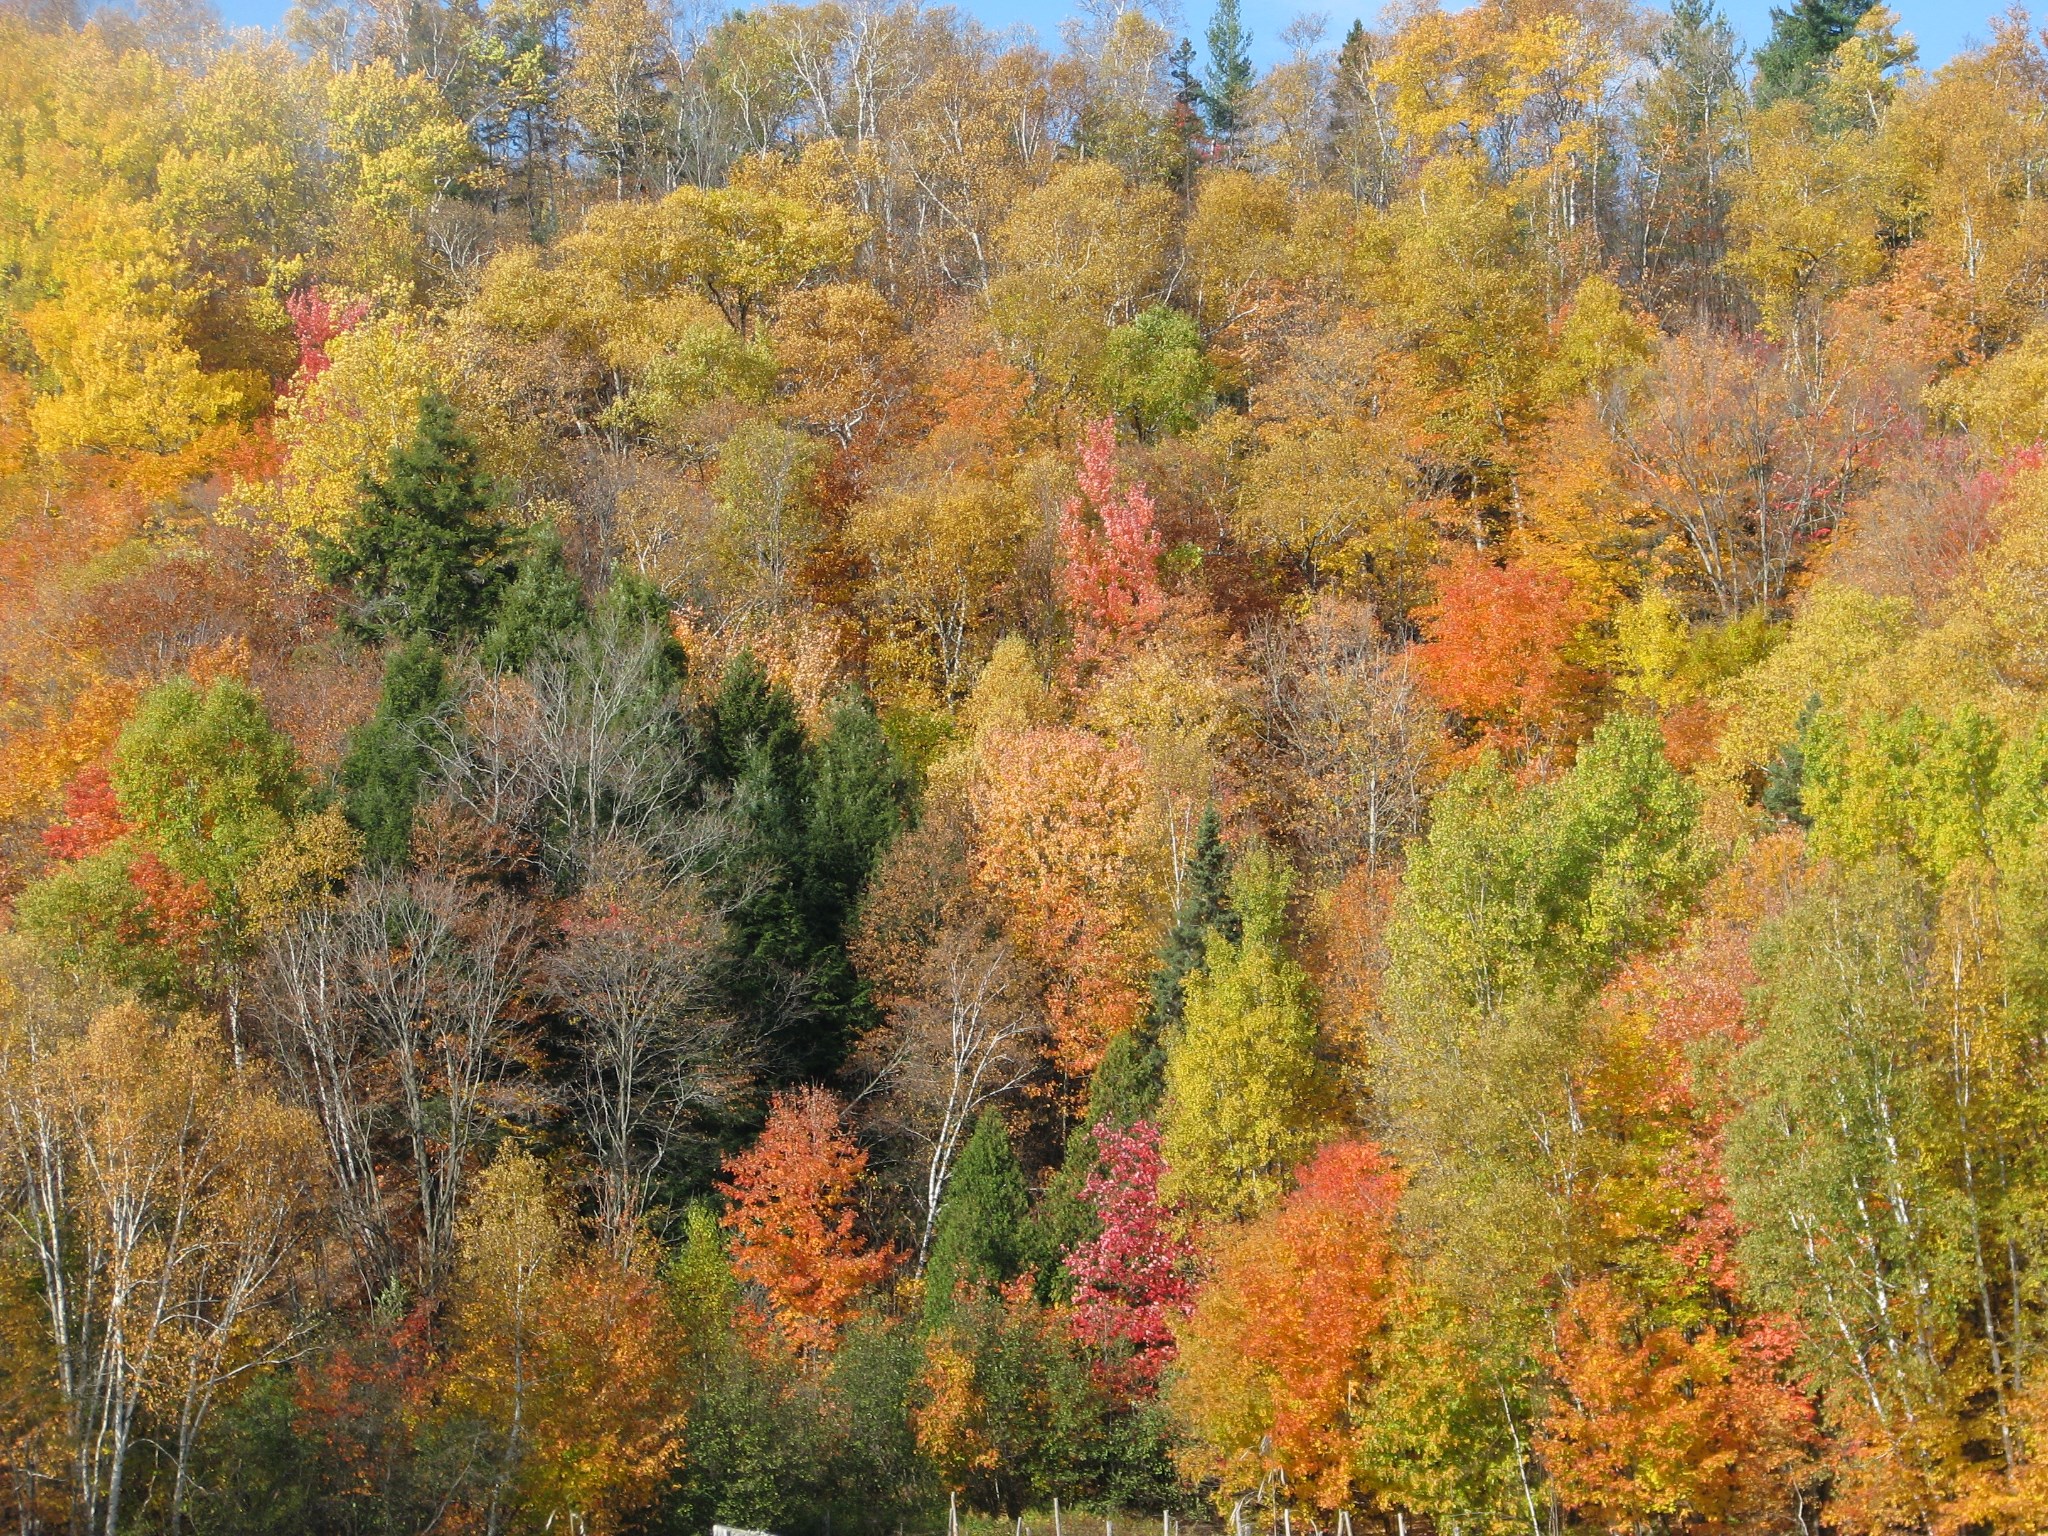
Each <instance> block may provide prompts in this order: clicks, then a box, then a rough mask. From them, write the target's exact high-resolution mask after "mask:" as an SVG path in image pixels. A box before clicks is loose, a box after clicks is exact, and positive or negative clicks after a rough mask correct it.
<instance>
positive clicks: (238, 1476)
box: [191, 1371, 320, 1536]
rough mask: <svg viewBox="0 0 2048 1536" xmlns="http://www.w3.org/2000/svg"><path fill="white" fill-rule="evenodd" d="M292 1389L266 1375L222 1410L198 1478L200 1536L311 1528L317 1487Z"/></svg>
mask: <svg viewBox="0 0 2048 1536" xmlns="http://www.w3.org/2000/svg"><path fill="white" fill-rule="evenodd" d="M293 1386H294V1382H293V1378H292V1376H291V1374H290V1373H289V1372H286V1371H265V1372H263V1373H262V1374H261V1375H258V1376H255V1377H254V1378H252V1379H251V1380H250V1382H249V1384H248V1385H247V1386H246V1387H244V1388H243V1389H242V1390H241V1392H240V1393H238V1394H237V1395H236V1396H235V1397H234V1398H233V1399H231V1400H230V1401H229V1402H227V1403H225V1404H224V1405H223V1406H222V1407H221V1409H220V1410H219V1415H218V1417H217V1418H216V1419H215V1421H214V1425H213V1428H212V1431H211V1432H210V1433H209V1434H208V1435H207V1437H206V1439H205V1441H204V1443H203V1444H204V1448H203V1452H202V1456H203V1459H202V1461H201V1464H200V1466H199V1468H198V1469H197V1475H196V1476H195V1477H194V1479H193V1481H194V1483H195V1485H196V1486H197V1487H198V1489H199V1493H198V1495H197V1496H196V1497H195V1498H194V1500H193V1505H192V1509H191V1523H192V1529H193V1531H194V1533H195V1536H296V1533H299V1532H302V1531H305V1530H307V1529H308V1528H309V1527H310V1526H311V1525H312V1523H313V1521H314V1519H315V1508H316V1504H317V1499H316V1497H315V1495H316V1492H317V1490H318V1488H319V1485H320V1484H319V1477H318V1471H317V1468H316V1466H315V1465H314V1457H313V1456H312V1454H311V1447H310V1446H308V1444H307V1443H306V1437H305V1436H303V1435H301V1434H300V1433H299V1426H298V1424H297V1422H296V1419H297V1411H296V1404H295V1403H294V1401H293V1397H294V1393H293Z"/></svg>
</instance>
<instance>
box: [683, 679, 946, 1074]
mask: <svg viewBox="0 0 2048 1536" xmlns="http://www.w3.org/2000/svg"><path fill="white" fill-rule="evenodd" d="M703 740H704V771H705V777H706V779H707V780H708V781H709V782H710V783H711V784H713V785H715V786H720V787H722V788H724V789H725V790H726V791H727V792H728V793H729V794H730V797H731V806H732V809H733V812H734V813H735V815H736V817H737V819H738V821H739V823H740V825H741V827H742V829H743V832H742V843H743V847H742V850H741V852H742V858H741V861H740V862H741V864H742V865H743V866H744V867H743V868H741V869H738V870H736V871H735V875H734V878H733V882H732V894H733V897H734V900H735V907H734V910H733V912H732V913H731V915H730V917H729V918H728V922H727V931H728V933H729V935H730V938H729V952H728V965H727V968H726V994H727V998H728V1001H729V1004H730V1006H731V1007H733V1008H734V1009H735V1010H737V1011H738V1012H739V1013H740V1014H741V1015H742V1016H743V1017H747V1018H750V1019H752V1020H753V1021H754V1022H755V1023H756V1025H757V1026H758V1027H759V1028H760V1029H761V1030H762V1031H763V1033H764V1035H765V1036H767V1037H769V1038H772V1039H774V1040H775V1042H776V1044H775V1050H776V1053H777V1057H778V1060H777V1063H776V1069H775V1070H776V1072H777V1073H778V1075H781V1076H782V1077H784V1078H785V1079H786V1080H795V1079H799V1078H805V1077H817V1076H825V1075H829V1074H830V1073H832V1072H834V1071H836V1070H838V1068H839V1066H840V1064H841V1063H842V1061H843V1060H844V1059H845V1055H846V1052H847V1050H848V1048H849V1046H850V1045H851V1043H852V1040H853V1038H854V1036H855V1035H856V1034H857V1033H859V1031H860V1029H861V1028H862V1027H863V1026H864V1025H866V1024H868V1023H871V1022H872V1018H871V1012H872V1005H871V1004H869V1003H868V1001H867V999H866V997H865V995H864V993H863V991H862V989H861V987H860V984H859V981H858V978H857V977H856V976H855V975H854V972H853V967H852V965H851V963H850V962H849V961H848V960H847V958H846V950H845V940H846V932H847V923H848V920H849V915H850V914H851V913H852V912H853V911H854V910H855V908H856V907H857V906H858V902H859V896H860V892H861V889H862V887H863V886H864V885H865V884H866V882H867V878H868V875H869V874H870V873H871V872H872V871H873V869H874V865H875V861H876V860H877V859H878V858H880V856H881V854H882V851H883V850H884V849H885V848H886V847H887V846H888V844H889V841H890V839H892V838H893V837H894V836H895V834H896V832H897V830H898V829H899V828H900V827H901V826H902V824H903V819H904V816H905V814H906V812H907V810H908V806H909V798H910V781H909V778H908V775H907V774H906V773H905V771H904V769H903V766H902V763H901V761H900V760H899V759H898V758H897V756H896V754H895V750H894V748H893V747H892V746H891V745H890V744H889V741H888V738H887V737H886V736H885V735H884V734H883V732H882V730H881V727H880V724H879V722H877V720H876V719H875V715H874V711H873V710H872V709H871V708H870V707H869V705H868V704H867V702H866V700H865V699H864V698H862V697H860V696H859V695H858V694H853V693H849V694H847V695H845V696H843V697H842V698H841V699H840V701H839V702H838V704H837V705H836V706H835V707H834V709H833V711H832V713H831V716H830V718H829V720H828V722H827V725H826V730H825V733H824V735H823V736H822V737H821V739H820V740H819V741H818V742H817V743H816V744H815V745H813V744H812V743H811V742H810V741H809V740H808V739H807V738H806V736H805V733H804V728H803V724H802V722H801V721H800V720H799V719H798V718H797V713H796V702H795V700H794V699H793V698H792V697H791V696H790V693H789V690H788V689H786V688H784V687H782V686H780V685H779V684H771V683H770V682H769V680H768V676H767V673H766V672H765V671H764V670H763V669H762V667H761V665H760V663H759V662H758V661H757V660H756V659H755V658H754V657H753V656H752V655H751V654H747V655H742V656H740V657H738V658H736V659H735V660H734V661H733V663H732V664H731V666H729V667H728V668H727V669H726V675H725V679H724V681H723V683H722V684H721V685H720V688H719V692H718V696H717V698H716V699H714V700H713V701H712V704H711V705H710V707H709V709H708V710H707V712H706V718H705V723H704V730H703Z"/></svg>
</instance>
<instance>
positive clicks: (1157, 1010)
mask: <svg viewBox="0 0 2048 1536" xmlns="http://www.w3.org/2000/svg"><path fill="white" fill-rule="evenodd" d="M1211 928H1214V929H1217V930H1218V931H1219V932H1221V933H1222V934H1223V936H1224V937H1225V938H1226V939H1235V938H1236V937H1237V920H1236V916H1235V914H1233V913H1232V912H1231V910H1230V850H1229V848H1228V847H1227V846H1226V845H1225V844H1224V841H1223V818H1222V817H1221V816H1219V815H1217V813H1216V807H1215V806H1213V805H1212V806H1210V807H1209V808H1208V809H1207V810H1205V811H1203V812H1202V820H1201V823H1200V825H1198V826H1197V827H1196V829H1195V851H1194V855H1193V857H1192V858H1190V859H1189V860H1188V871H1187V891H1186V894H1184V895H1183V896H1182V897H1181V903H1180V907H1179V909H1178V910H1177V911H1176V912H1175V913H1174V915H1173V926H1172V927H1171V928H1170V929H1168V930H1167V934H1166V942H1165V943H1164V944H1163V945H1162V946H1161V947H1160V951H1159V969H1158V970H1156V971H1154V972H1153V973H1152V1008H1151V1012H1150V1013H1149V1014H1148V1015H1147V1016H1146V1020H1145V1032H1146V1035H1147V1037H1148V1040H1149V1042H1151V1043H1156V1042H1157V1041H1159V1040H1160V1039H1161V1038H1162V1037H1163V1036H1164V1035H1165V1034H1166V1033H1167V1032H1168V1031H1169V1030H1171V1029H1172V1028H1173V1027H1174V1025H1176V1024H1178V1023H1179V1022H1180V1013H1181V995H1182V992H1183V990H1184V989H1185V987H1186V983H1187V977H1188V973H1189V972H1190V971H1193V970H1195V969H1196V968H1197V967H1199V966H1200V965H1201V963H1202V955H1203V953H1204V951H1205V949H1206V946H1207V944H1208V933H1209V930H1210V929H1211Z"/></svg>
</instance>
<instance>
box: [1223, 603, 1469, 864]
mask: <svg viewBox="0 0 2048 1536" xmlns="http://www.w3.org/2000/svg"><path fill="white" fill-rule="evenodd" d="M1256 654H1257V660H1258V668H1259V675H1260V679H1261V682H1262V685H1263V688H1262V692H1263V709H1262V711H1261V728H1262V731H1263V733H1264V735H1265V738H1266V741H1267V743H1268V745H1269V747H1270V749H1271V753H1272V759H1273V761H1274V762H1275V763H1276V764H1277V765H1278V766H1279V770H1280V774H1281V777H1282V780H1283V783H1282V784H1281V786H1280V789H1281V791H1282V793H1281V795H1280V797H1279V798H1280V802H1281V803H1282V804H1284V805H1287V806H1288V807H1290V814H1291V816H1292V819H1293V825H1292V826H1291V827H1290V828H1289V830H1290V831H1291V832H1292V833H1293V835H1294V838H1295V841H1296V844H1297V846H1298V847H1299V848H1300V850H1301V853H1302V856H1303V857H1304V858H1305V859H1306V860H1307V861H1308V862H1309V863H1311V864H1312V865H1314V866H1316V867H1317V868H1319V869H1321V870H1323V871H1325V872H1330V873H1341V872H1342V871H1343V870H1345V869H1347V868H1349V867H1351V866H1352V865H1354V864H1357V863H1363V864H1364V865H1365V866H1366V868H1367V869H1368V870H1372V871H1377V870H1379V869H1380V868H1381V867H1383V866H1384V864H1385V863H1386V861H1387V860H1388V859H1389V858H1390V857H1392V856H1393V855H1394V854H1395V853H1397V852H1398V851H1399V849H1400V847H1401V845H1402V844H1403V843H1404V842H1406V841H1407V840H1408V839H1409V838H1411V837H1413V836H1415V835H1416V833H1418V832H1419V831H1420V830H1421V828H1422V817H1423V811H1424V807H1425V796H1426V792H1427V790H1428V787H1429V782H1430V777H1431V774H1432V771H1433V769H1434V766H1435V748H1436V743H1437V741H1438V739H1439V735H1440V729H1441V727H1440V725H1439V722H1438V719H1437V715H1436V711H1435V710H1434V709H1433V708H1432V707H1431V705H1430V704H1429V701H1428V700H1427V699H1426V698H1424V697H1423V695H1422V691H1421V689H1420V688H1419V687H1418V686H1417V685H1416V683H1415V680H1414V678H1413V677H1412V676H1411V675H1410V672H1409V667H1408V661H1407V657H1406V654H1405V653H1404V652H1403V651H1402V650H1400V649H1398V648H1397V647H1395V646H1393V645H1390V644H1389V643H1388V642H1387V639H1386V637H1385V635H1384V634H1383V633H1382V632H1381V630H1380V627H1379V624H1378V622H1377V620H1376V619H1375V618H1374V616H1373V612H1372V610H1371V608H1369V607H1368V606H1366V605H1365V604H1363V603H1359V602H1353V601H1350V600H1347V599H1344V598H1340V597H1336V596H1334V595H1332V594H1327V593H1326V594H1323V595H1320V596H1318V597H1317V598H1316V600H1315V603H1314V606H1312V607H1311V608H1310V609H1309V611H1308V612H1307V613H1306V614H1305V615H1303V616H1302V617H1301V618H1300V619H1299V620H1296V621H1292V622H1288V623H1284V624H1276V625H1273V626H1270V627H1268V628H1267V629H1266V630H1264V631H1263V632H1262V633H1261V634H1259V635H1258V636H1257V637H1256Z"/></svg>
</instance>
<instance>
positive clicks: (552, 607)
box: [477, 525, 584, 672]
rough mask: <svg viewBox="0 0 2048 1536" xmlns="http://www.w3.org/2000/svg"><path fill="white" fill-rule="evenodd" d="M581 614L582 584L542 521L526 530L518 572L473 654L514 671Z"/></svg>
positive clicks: (576, 622)
mask: <svg viewBox="0 0 2048 1536" xmlns="http://www.w3.org/2000/svg"><path fill="white" fill-rule="evenodd" d="M583 619H584V611H583V584H582V583H581V582H579V581H577V579H576V577H575V575H574V574H573V573H572V572H571V571H570V569H569V564H568V562H567V561H566V560H565V559H563V557H562V536H561V535H560V534H558V533H557V532H555V530H554V529H553V528H552V527H548V526H546V525H542V526H540V527H537V528H535V529H534V530H533V531H532V532H531V533H530V534H528V535H527V539H526V551H525V553H524V554H523V555H521V556H520V559H519V574H518V575H517V576H515V577H514V578H513V579H512V584H511V585H510V586H508V587H507V588H506V589H505V595H504V597H503V598H501V599H500V600H499V603H498V609H497V614H496V616H495V618H494V619H493V621H492V624H491V628H490V632H489V633H488V634H486V635H485V636H484V639H483V644H482V645H480V646H479V647H478V648H477V659H478V660H479V661H481V662H483V664H484V665H485V666H488V667H495V668H497V669H499V670H501V671H507V672H517V671H519V670H521V669H522V668H524V667H525V666H526V664H527V663H528V662H529V661H531V660H533V658H534V657H535V656H537V655H539V654H540V653H541V652H543V651H545V650H546V649H548V648H549V647H550V646H552V645H555V644H558V643H559V642H560V641H561V639H562V637H563V636H565V635H567V634H569V633H570V632H571V631H573V630H574V629H575V628H576V627H577V626H578V625H579V624H581V623H582V622H583Z"/></svg>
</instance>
